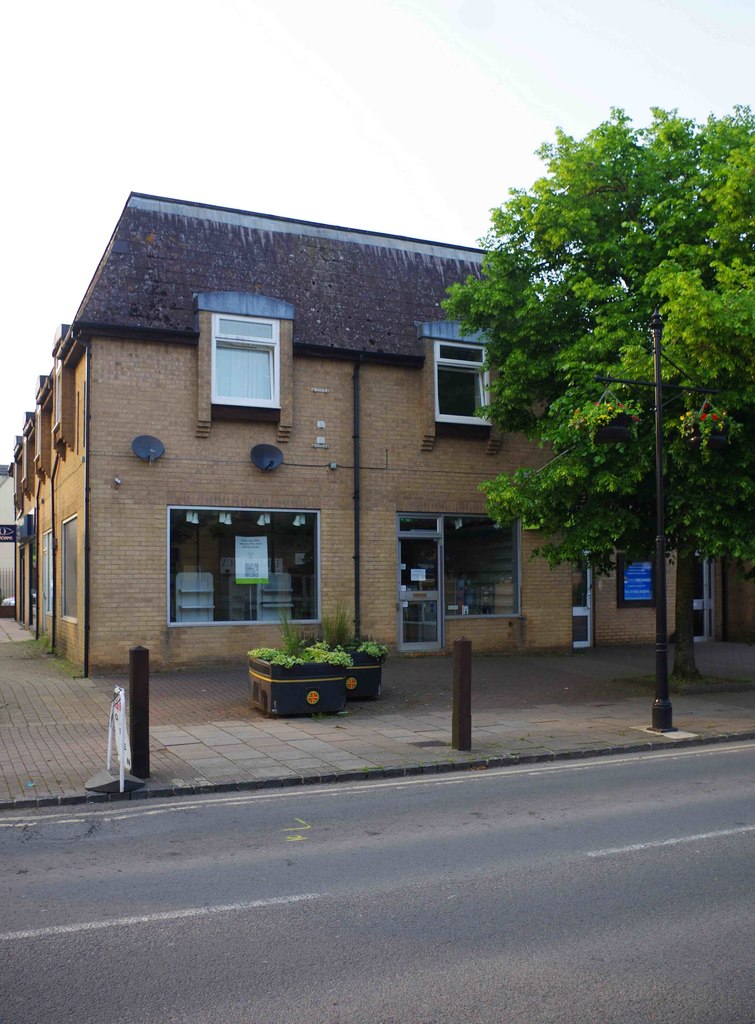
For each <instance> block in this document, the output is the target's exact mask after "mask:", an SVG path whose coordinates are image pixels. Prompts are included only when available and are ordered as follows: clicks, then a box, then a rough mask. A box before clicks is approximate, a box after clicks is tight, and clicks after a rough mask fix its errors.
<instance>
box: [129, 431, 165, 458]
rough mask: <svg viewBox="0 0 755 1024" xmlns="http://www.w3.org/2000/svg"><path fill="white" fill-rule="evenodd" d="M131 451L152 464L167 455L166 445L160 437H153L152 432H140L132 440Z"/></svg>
mask: <svg viewBox="0 0 755 1024" xmlns="http://www.w3.org/2000/svg"><path fill="white" fill-rule="evenodd" d="M131 451H132V452H133V453H134V455H135V456H136V457H137V459H143V460H144V461H145V462H149V463H150V464H151V463H153V462H155V461H156V460H157V459H159V458H160V456H161V455H165V445H164V444H163V443H162V441H161V440H160V438H159V437H152V435H151V434H139V436H138V437H135V438H134V440H133V441H132V442H131Z"/></svg>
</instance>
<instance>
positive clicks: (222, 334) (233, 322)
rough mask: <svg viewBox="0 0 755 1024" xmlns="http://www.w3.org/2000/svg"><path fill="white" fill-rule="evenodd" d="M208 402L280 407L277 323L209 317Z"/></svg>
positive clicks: (275, 321) (248, 318)
mask: <svg viewBox="0 0 755 1024" xmlns="http://www.w3.org/2000/svg"><path fill="white" fill-rule="evenodd" d="M212 401H213V402H214V403H216V404H218V405H247V406H258V407H263V408H273V409H276V408H279V407H280V323H279V321H278V320H267V319H261V318H257V317H254V318H253V317H242V316H226V315H225V314H223V313H214V314H213V317H212Z"/></svg>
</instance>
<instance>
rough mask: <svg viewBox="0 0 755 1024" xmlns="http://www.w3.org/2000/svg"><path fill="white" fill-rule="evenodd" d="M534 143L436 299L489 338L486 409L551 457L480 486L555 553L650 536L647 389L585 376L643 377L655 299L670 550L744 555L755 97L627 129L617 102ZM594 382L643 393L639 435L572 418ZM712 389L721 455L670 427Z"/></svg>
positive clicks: (495, 511)
mask: <svg viewBox="0 0 755 1024" xmlns="http://www.w3.org/2000/svg"><path fill="white" fill-rule="evenodd" d="M539 156H540V157H541V159H542V160H543V161H544V163H545V165H546V168H547V173H546V174H545V175H544V176H543V177H541V178H539V179H538V180H537V181H536V182H535V183H534V185H533V186H532V188H530V189H528V190H524V189H522V190H512V191H511V193H510V198H509V200H508V202H506V203H505V204H504V205H503V206H502V207H501V208H500V209H496V210H494V211H493V215H492V226H491V229H490V231H489V234H488V235H487V237H486V238H485V239H484V241H483V244H484V247H485V249H486V250H487V253H486V256H485V260H484V265H483V274H482V276H481V278H480V279H477V280H475V279H470V280H468V281H467V282H466V283H465V284H462V285H457V286H456V287H455V288H453V289H452V290H451V293H450V296H449V298H448V300H447V302H446V311H447V313H448V314H449V316H451V317H453V318H454V319H458V320H461V321H462V323H463V325H464V328H465V329H466V330H468V331H470V332H471V331H484V332H485V333H486V334H487V337H488V339H489V343H488V346H487V350H488V365H489V367H490V368H491V370H493V371H494V376H493V382H492V387H491V407H490V410H489V415H490V417H491V418H492V420H493V422H495V423H496V424H497V425H498V426H500V428H501V429H503V430H505V431H521V432H523V433H524V434H525V435H526V436H527V437H529V438H530V439H532V440H535V441H538V442H539V443H540V444H541V445H543V446H544V448H545V449H546V452H547V458H548V460H549V461H547V462H546V464H545V466H544V467H543V468H540V469H534V468H522V469H520V470H518V471H517V472H515V473H513V474H512V475H503V476H500V477H498V478H497V479H496V480H494V481H491V482H489V483H488V484H486V485H485V489H486V491H487V496H488V503H489V507H490V511H491V514H492V515H493V516H494V517H496V518H498V519H500V520H509V521H510V520H511V519H514V518H519V517H521V518H522V519H523V520H524V521H525V522H526V523H528V524H530V525H535V526H538V527H539V528H540V529H541V530H542V531H543V535H544V537H545V538H547V539H545V540H544V542H543V544H542V545H541V547H540V549H539V553H540V554H542V555H544V556H545V557H546V558H548V559H549V561H550V562H551V563H558V562H561V561H565V560H572V559H576V558H579V557H580V556H581V555H582V553H583V552H584V551H590V552H591V560H592V563H593V565H594V567H595V568H596V569H597V570H598V571H607V570H608V569H609V568H610V566H611V564H612V555H613V551H614V549H615V548H619V549H623V550H625V551H627V552H628V553H630V554H638V555H639V554H642V555H644V556H647V555H648V553H650V552H652V550H653V544H654V537H655V514H654V508H655V461H654V460H655V433H654V430H655V428H654V392H653V389H652V388H651V387H630V386H629V385H623V384H615V385H613V384H612V385H611V394H610V395H608V396H604V395H603V390H604V385H601V384H599V383H596V379H595V378H596V375H600V376H611V377H620V378H629V379H632V380H643V381H652V380H653V364H652V340H651V337H650V333H649V329H648V323H649V319H650V316H651V314H652V311H653V309H654V308H655V307H658V308H659V310H660V312H661V314H662V316H663V320H664V335H663V352H664V355H665V357H666V358H665V359H664V364H663V372H662V376H663V381H664V385H669V386H668V387H667V388H666V390H665V392H664V410H663V415H664V449H665V459H666V461H665V491H666V527H667V544H668V547H669V550H674V551H676V552H677V554H678V556H679V557H680V559H682V558H685V557H686V556H690V555H693V554H694V553H695V552H701V553H702V554H705V555H708V556H728V557H733V558H735V559H738V560H742V561H743V562H744V561H746V560H752V559H753V556H755V452H754V451H753V447H754V445H753V441H754V440H755V437H754V433H753V426H754V424H755V290H754V289H753V283H754V281H753V277H754V273H755V271H754V263H753V249H754V243H755V119H753V116H752V113H751V111H750V110H749V108H744V107H736V108H734V110H733V112H732V114H731V115H728V116H724V117H721V118H715V117H710V118H709V119H708V120H707V121H706V122H705V123H704V124H697V123H695V122H693V121H691V120H688V119H686V118H683V117H680V116H679V115H678V114H677V113H676V112H666V111H663V110H659V109H654V110H653V111H652V121H651V123H650V125H649V126H648V127H647V128H639V129H638V128H635V127H633V125H632V124H631V122H630V120H629V118H628V117H627V116H626V115H625V113H624V112H623V111H621V110H619V109H614V110H612V112H611V116H610V118H609V119H608V120H607V121H605V122H604V123H603V124H601V125H599V126H598V127H597V128H595V129H594V130H593V131H591V132H590V133H589V134H588V135H587V136H586V137H585V138H584V139H582V140H575V139H574V138H572V137H570V136H568V135H566V134H565V133H563V132H561V131H557V133H556V139H555V142H553V143H548V144H545V145H543V146H542V147H541V148H540V150H539ZM673 385H676V386H677V387H673ZM691 385H694V386H698V387H704V388H708V389H710V394H709V395H708V396H706V395H705V394H702V393H700V392H696V391H692V390H691V389H690V386H691ZM605 397H608V398H611V399H612V400H617V401H629V400H631V401H632V402H634V403H636V404H638V405H639V407H640V413H639V422H638V424H637V431H636V435H637V436H636V440H634V441H633V442H631V443H626V444H618V445H613V446H603V445H596V444H594V443H593V442H592V441H591V439H590V437H589V436H588V435H587V433H585V432H580V431H578V430H575V427H574V424H573V419H574V413H575V410H577V409H580V408H583V407H585V406H586V405H587V404H590V403H593V404H594V403H595V402H596V401H601V399H603V398H605ZM706 397H707V398H708V400H709V401H710V402H711V403H712V404H714V405H715V406H716V407H718V408H719V409H722V410H725V411H726V413H727V415H728V418H729V422H730V425H731V429H730V431H729V444H728V446H727V447H726V449H725V450H724V451H723V452H721V453H720V454H716V455H711V454H710V453H709V451H708V449H707V447H706V446H705V445H703V446H701V447H700V448H697V449H694V448H691V447H690V446H689V444H688V443H687V442H686V440H685V438H684V437H683V436H682V431H681V429H680V424H681V422H682V421H681V417H682V416H683V415H684V414H685V413H688V412H692V413H695V412H696V411H698V410H699V409H700V408H701V407H702V405H703V402H704V401H705V400H706Z"/></svg>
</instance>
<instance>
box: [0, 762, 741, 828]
mask: <svg viewBox="0 0 755 1024" xmlns="http://www.w3.org/2000/svg"><path fill="white" fill-rule="evenodd" d="M748 750H755V743H753V742H745V743H737V744H732V745H731V746H730V745H728V744H727V745H726V746H723V745H713V746H711V747H704V748H701V747H694V748H692V749H684V750H659V751H656V752H653V753H648V754H643V753H639V752H638V753H636V754H627V755H608V756H606V757H595V758H592V757H590V758H585V759H584V760H581V761H565V762H564V761H557V762H556V763H552V762H543V763H541V764H537V765H532V764H528V765H524V766H522V767H510V768H509V767H507V766H505V765H502V766H501V767H500V768H488V769H486V770H485V771H474V772H473V771H465V769H463V768H462V769H454V773H453V777H452V778H449V777H448V776H447V775H445V774H444V775H437V774H432V775H418V776H412V777H411V778H402V777H401V776H398V777H396V778H393V779H385V780H381V781H377V780H376V781H372V780H370V781H364V782H356V783H332V782H331V783H326V784H324V785H322V786H291V787H284V788H281V789H275V790H266V791H263V792H259V791H255V790H252V791H250V792H248V793H238V794H235V795H234V796H228V797H218V796H215V795H213V794H212V793H208V794H206V795H205V796H203V797H201V798H200V799H198V800H192V799H190V798H188V797H177V798H175V802H173V801H172V800H171V799H170V798H167V797H166V798H165V802H164V803H163V801H162V800H161V801H160V804H161V806H159V807H150V809H149V810H147V809H146V808H143V807H141V806H139V805H138V804H137V805H136V806H135V805H133V804H132V805H131V806H129V807H128V808H124V810H123V811H122V812H121V813H118V814H113V813H112V812H111V813H103V811H101V810H99V808H100V807H102V808H103V810H104V805H103V804H95V805H93V806H92V807H88V808H87V809H86V810H82V811H81V812H80V813H79V814H78V815H77V816H76V817H71V813H72V812H71V811H66V812H60V813H58V814H56V813H52V814H50V813H46V809H45V808H40V809H39V812H38V813H37V815H35V816H34V817H30V816H29V817H23V818H14V819H13V820H8V821H0V828H29V827H30V826H34V825H44V824H56V825H63V824H65V825H72V824H80V823H81V822H83V821H85V820H88V819H89V818H92V817H95V816H96V817H97V819H98V820H99V821H127V820H129V819H131V818H146V817H154V816H156V815H162V814H175V813H177V812H181V813H185V812H186V811H192V810H197V809H199V808H202V809H208V808H213V807H240V806H243V805H245V804H249V803H254V802H256V801H259V800H296V799H300V798H301V796H302V794H303V793H305V792H306V795H307V797H311V796H330V797H340V796H342V795H343V794H344V793H374V792H380V791H381V790H384V789H391V790H399V789H408V788H410V787H413V786H461V785H464V783H467V782H481V781H485V780H489V779H500V778H514V777H516V776H519V775H530V776H543V775H548V774H550V773H552V772H559V773H561V772H585V771H594V770H605V769H607V768H616V767H620V766H621V765H625V764H636V763H638V762H646V761H659V760H672V761H675V760H678V759H679V758H683V757H712V756H717V755H719V754H736V753H742V752H743V751H748ZM449 774H450V773H449ZM7 813H8V814H9V815H14V814H15V813H16V812H14V811H8V812H7Z"/></svg>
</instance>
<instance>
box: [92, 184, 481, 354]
mask: <svg viewBox="0 0 755 1024" xmlns="http://www.w3.org/2000/svg"><path fill="white" fill-rule="evenodd" d="M481 259H482V252H481V251H480V250H478V249H471V248H465V247H462V246H458V247H457V246H451V245H445V244H442V243H433V242H425V241H419V240H417V239H411V238H402V237H399V236H392V235H385V234H380V233H377V232H368V231H358V230H353V229H349V228H339V227H333V226H329V225H323V224H313V223H310V222H307V221H295V220H285V219H283V218H279V217H272V216H266V215H263V214H256V213H246V212H244V211H239V210H228V209H224V208H221V207H213V206H202V205H199V204H194V203H185V202H178V201H176V200H170V199H160V198H157V197H154V196H145V195H141V194H137V193H132V195H131V196H130V197H129V200H128V202H127V204H126V207H125V209H124V211H123V214H122V215H121V218H120V220H119V222H118V225H117V227H116V230H115V232H114V234H113V237H112V239H111V242H110V245H109V246H108V248H107V250H106V252H105V255H104V256H103V258H102V261H101V263H100V266H99V267H98V269H97V272H96V274H95V276H94V278H93V280H92V283H91V285H90V287H89V290H88V292H87V294H86V296H85V298H84V301H83V302H82V304H81V307H80V309H79V311H78V314H77V317H76V321H77V323H80V324H81V323H85V324H98V325H100V326H101V327H106V326H110V327H112V328H118V329H122V328H132V329H158V330H166V331H184V332H186V331H194V330H196V321H195V315H194V310H193V298H194V295H195V294H196V293H198V292H212V291H236V292H252V293H258V294H261V295H266V296H270V297H272V298H275V299H280V300H283V301H284V302H288V303H291V304H292V305H293V306H294V309H295V319H294V342H295V344H297V345H313V346H325V347H332V348H334V349H346V350H348V351H352V352H365V353H375V354H379V353H381V354H387V355H392V356H401V355H403V356H416V355H420V354H421V349H420V347H419V343H418V341H417V331H416V328H415V323H417V322H422V321H433V320H442V319H444V315H443V310H442V309H441V306H440V303H441V301H442V299H443V297H444V295H445V292H446V289H447V287H448V286H449V285H450V284H451V283H453V282H454V281H462V280H464V279H466V278H467V277H468V276H469V275H470V274H475V275H476V274H479V268H480V262H481Z"/></svg>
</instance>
